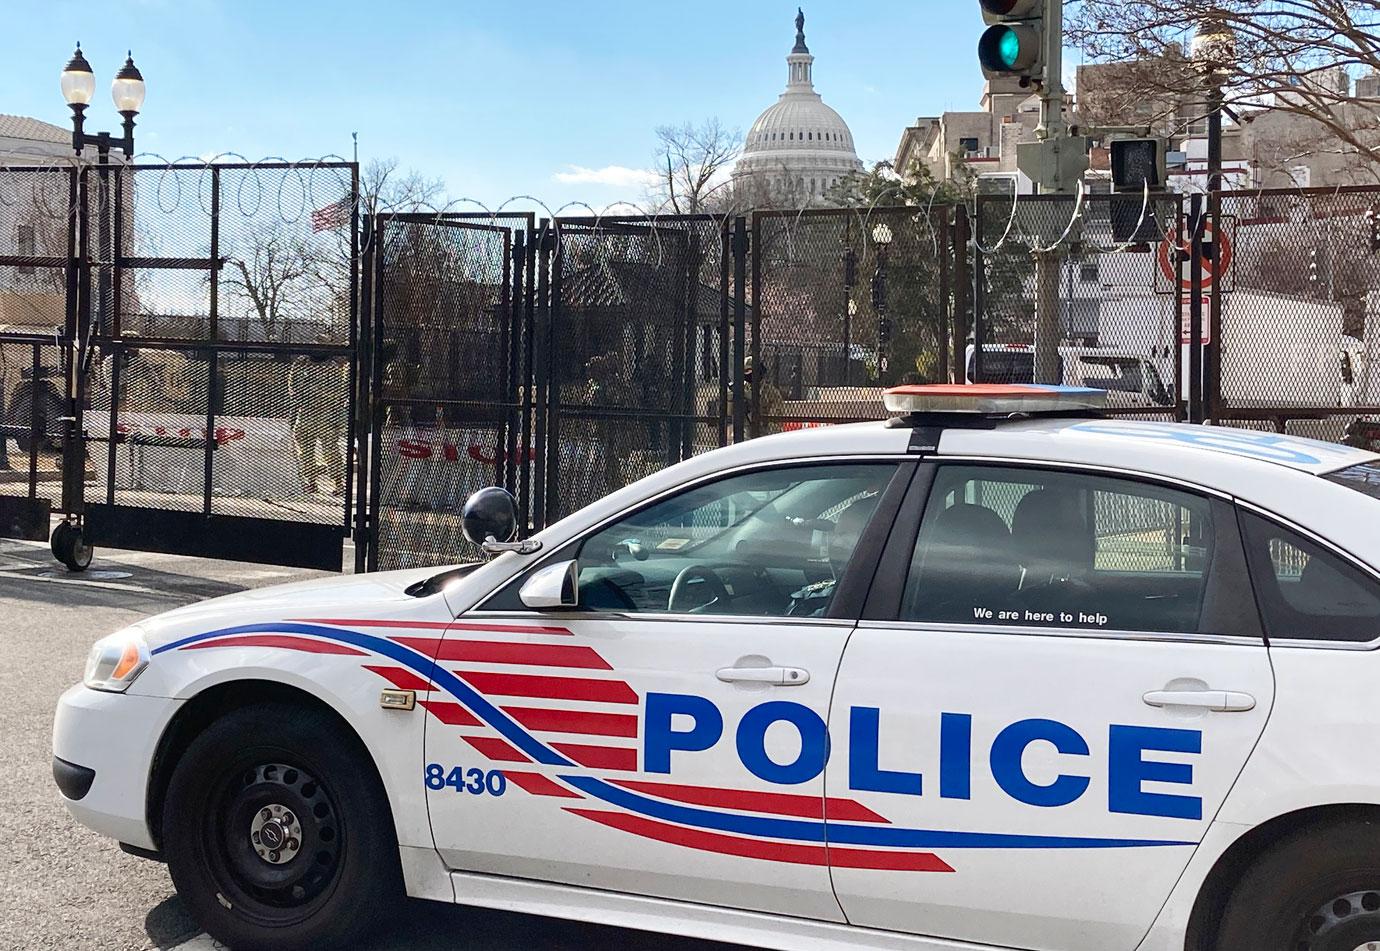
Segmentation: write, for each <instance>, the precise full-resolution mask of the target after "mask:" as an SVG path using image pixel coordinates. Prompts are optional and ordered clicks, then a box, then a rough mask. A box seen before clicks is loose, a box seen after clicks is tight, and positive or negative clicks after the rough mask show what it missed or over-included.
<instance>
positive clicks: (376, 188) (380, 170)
mask: <svg viewBox="0 0 1380 951" xmlns="http://www.w3.org/2000/svg"><path fill="white" fill-rule="evenodd" d="M445 192H446V185H445V182H443V181H441V179H439V178H427V177H426V176H425V175H423V174H422V173H421V172H419V171H417V170H416V169H408V170H407V171H401V170H400V169H399V166H398V160H397V159H396V158H385V159H372V160H371V161H369V162H368V163H367V164H366V165H365V166H364V167H363V168H362V169H361V170H360V173H359V201H360V211H361V212H362V213H368V214H375V215H376V214H387V213H389V212H414V211H423V210H427V209H433V208H438V207H440V206H441V205H442V204H443V203H444V200H445V199H444V195H445Z"/></svg>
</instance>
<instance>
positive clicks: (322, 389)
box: [288, 339, 349, 496]
mask: <svg viewBox="0 0 1380 951" xmlns="http://www.w3.org/2000/svg"><path fill="white" fill-rule="evenodd" d="M317 342H318V343H330V340H329V339H321V340H318V341H317ZM348 378H349V377H348V371H347V369H346V367H345V366H344V365H343V364H342V363H341V362H340V361H339V360H338V359H336V358H335V357H332V356H331V355H330V354H325V353H315V354H312V355H311V356H302V357H298V358H297V360H296V361H295V362H294V363H293V365H292V370H291V371H290V372H289V373H288V395H289V396H290V397H291V398H292V403H293V420H292V435H293V438H294V440H295V441H296V443H297V463H298V466H299V468H300V472H301V475H302V486H303V488H304V489H305V490H306V491H307V493H308V494H312V493H315V492H317V491H319V489H318V485H317V476H318V475H319V474H320V473H321V472H322V471H324V472H325V473H326V474H327V475H328V476H329V477H330V479H331V483H332V490H331V492H332V494H333V495H337V496H339V495H344V494H345V462H344V459H343V458H342V457H341V453H340V435H341V430H342V428H343V427H344V423H345V406H346V399H345V396H346V389H347V382H348Z"/></svg>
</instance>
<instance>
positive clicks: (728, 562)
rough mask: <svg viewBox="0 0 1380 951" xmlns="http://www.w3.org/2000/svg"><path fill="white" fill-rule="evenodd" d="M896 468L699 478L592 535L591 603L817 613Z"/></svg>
mask: <svg viewBox="0 0 1380 951" xmlns="http://www.w3.org/2000/svg"><path fill="white" fill-rule="evenodd" d="M894 472H895V466H893V465H890V464H877V463H859V464H852V465H822V466H800V467H795V468H790V469H774V470H763V471H757V472H751V473H745V474H743V475H739V476H733V477H730V478H727V479H722V480H719V481H717V482H712V483H709V484H707V485H702V486H698V487H696V488H693V489H690V490H688V491H686V492H682V493H680V494H678V495H675V496H672V497H670V498H668V499H665V500H663V501H661V502H658V503H656V504H655V505H652V506H650V507H648V508H646V509H643V510H642V511H640V512H635V513H633V514H631V515H629V516H627V517H625V518H623V519H620V520H619V521H617V522H615V523H613V524H612V525H609V526H607V527H605V528H603V529H601V530H600V531H598V532H596V533H594V534H593V535H591V536H589V537H588V538H587V539H585V541H584V542H583V543H582V544H581V546H580V549H579V553H578V555H577V556H576V558H577V561H578V563H579V567H580V606H581V607H582V608H584V609H586V610H595V611H619V612H656V613H668V612H669V613H677V614H686V613H688V614H735V615H757V616H769V617H821V616H823V615H824V612H825V611H826V610H827V609H828V606H829V602H830V600H831V599H832V597H833V593H834V589H835V587H836V586H837V582H838V580H839V578H840V577H841V576H842V574H843V571H844V569H845V568H846V567H847V565H848V562H849V560H850V559H851V557H852V554H853V549H854V547H855V546H856V545H857V543H858V539H859V537H860V536H861V534H862V531H863V529H864V528H865V527H866V526H867V523H868V520H869V519H870V518H871V515H872V512H873V510H874V509H875V508H876V506H877V502H878V499H879V497H880V495H881V492H882V490H883V489H884V488H885V487H886V485H887V482H888V481H889V480H890V479H891V477H892V475H893V474H894Z"/></svg>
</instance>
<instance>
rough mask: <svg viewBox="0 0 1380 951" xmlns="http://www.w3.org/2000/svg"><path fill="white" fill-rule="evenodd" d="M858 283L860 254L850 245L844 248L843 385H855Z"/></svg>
mask: <svg viewBox="0 0 1380 951" xmlns="http://www.w3.org/2000/svg"><path fill="white" fill-rule="evenodd" d="M857 283H858V254H857V252H856V251H854V250H853V247H852V246H851V245H849V246H848V247H846V248H844V249H843V385H844V386H852V385H853V318H854V317H856V316H857V314H858V302H857V301H855V300H854V299H853V288H854V287H856V286H857Z"/></svg>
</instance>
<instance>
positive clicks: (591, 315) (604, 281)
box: [537, 216, 730, 522]
mask: <svg viewBox="0 0 1380 951" xmlns="http://www.w3.org/2000/svg"><path fill="white" fill-rule="evenodd" d="M556 235H557V239H558V240H557V248H556V255H555V262H554V264H553V268H552V288H551V302H552V313H551V318H550V321H549V322H548V323H547V325H546V334H545V339H544V340H543V341H542V343H541V347H540V350H541V357H540V359H539V361H538V365H537V387H538V391H539V393H541V394H542V396H543V397H544V405H545V406H546V407H547V414H546V432H545V434H544V435H545V447H546V449H545V461H546V469H545V486H544V489H545V495H544V506H543V515H544V517H545V518H544V521H545V522H550V521H554V520H555V519H557V518H560V517H562V516H564V515H567V514H569V513H570V512H573V511H575V510H576V509H578V508H580V507H582V506H584V505H586V504H588V503H589V502H590V501H592V500H594V499H598V498H601V497H603V496H605V495H607V494H608V493H610V492H613V491H614V490H616V489H619V488H621V487H623V486H624V485H627V484H629V483H630V482H634V481H636V480H637V479H640V478H642V477H644V476H647V475H650V474H651V473H653V472H655V471H657V470H658V469H661V468H664V467H665V466H668V465H672V464H674V463H676V462H679V461H681V460H682V459H686V458H688V457H689V456H691V455H694V454H695V453H697V452H701V451H704V450H707V449H711V448H714V447H716V446H719V445H722V444H724V442H725V441H726V439H727V431H726V427H725V420H726V416H725V413H724V409H725V406H726V398H727V397H726V387H727V383H728V380H729V378H730V377H729V374H728V372H727V363H728V354H729V350H730V348H729V330H728V319H729V307H728V300H729V298H728V293H729V291H728V285H727V283H726V281H725V279H724V272H725V270H726V265H727V258H726V257H725V254H726V251H727V248H728V242H727V231H726V230H725V229H724V227H723V225H722V222H720V221H718V220H716V219H713V218H709V217H696V216H685V217H667V218H665V219H660V218H655V217H653V218H642V219H635V220H609V219H602V220H595V219H579V218H567V219H559V220H558V221H557V231H556Z"/></svg>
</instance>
